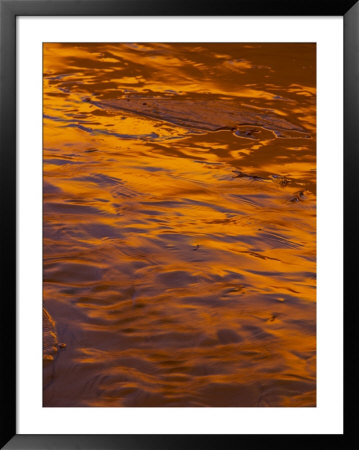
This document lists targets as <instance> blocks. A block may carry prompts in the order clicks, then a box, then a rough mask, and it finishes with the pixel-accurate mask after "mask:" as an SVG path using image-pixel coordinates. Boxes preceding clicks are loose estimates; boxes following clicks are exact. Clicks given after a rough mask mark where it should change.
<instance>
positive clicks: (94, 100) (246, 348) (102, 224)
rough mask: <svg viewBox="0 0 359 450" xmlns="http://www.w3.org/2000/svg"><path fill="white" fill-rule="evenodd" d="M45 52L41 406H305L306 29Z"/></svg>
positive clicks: (312, 175)
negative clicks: (236, 39) (235, 39)
mask: <svg viewBox="0 0 359 450" xmlns="http://www.w3.org/2000/svg"><path fill="white" fill-rule="evenodd" d="M43 52H44V55H43V56H44V58H43V61H44V73H43V87H44V89H43V105H44V109H43V113H44V120H43V143H44V147H43V162H44V165H43V171H44V172H43V173H44V180H43V181H44V240H43V244H44V307H45V308H46V310H48V311H49V313H50V314H51V317H52V318H53V320H54V322H55V324H56V332H57V335H58V336H57V337H58V342H60V343H65V344H66V348H59V351H57V352H56V356H55V357H54V361H47V362H46V364H44V397H43V403H44V406H156V407H157V406H184V407H189V406H234V407H241V406H266V407H270V406H315V404H316V390H315V386H316V306H315V301H316V69H315V68H316V60H315V54H316V50H315V45H314V44H206V43H200V44H198V43H197V44H189V43H183V44H164V43H154V44H152V43H138V44H130V43H128V44H116V43H106V44H104V43H101V44H81V43H79V44H50V43H49V44H44V47H43Z"/></svg>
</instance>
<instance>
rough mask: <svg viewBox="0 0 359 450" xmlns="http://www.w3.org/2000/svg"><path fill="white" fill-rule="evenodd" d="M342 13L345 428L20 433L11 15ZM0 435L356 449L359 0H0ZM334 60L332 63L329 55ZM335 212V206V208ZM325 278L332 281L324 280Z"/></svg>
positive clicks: (35, 442)
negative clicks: (285, 431) (329, 431)
mask: <svg viewBox="0 0 359 450" xmlns="http://www.w3.org/2000/svg"><path fill="white" fill-rule="evenodd" d="M17 16H342V17H343V18H344V236H345V237H346V239H345V240H344V269H345V270H344V269H343V270H344V286H345V288H344V293H345V294H346V295H345V297H344V330H345V331H344V342H345V346H344V361H345V363H344V386H345V389H344V434H342V435H331V434H328V435H287V434H282V435H244V434H241V435H165V434H163V435H18V434H16V250H17V249H16V223H17V222H16V17H17ZM0 30H1V32H0V50H1V60H0V61H1V62H0V76H1V78H0V95H1V97H0V155H1V159H0V170H1V172H0V183H1V185H0V186H1V191H0V192H1V201H2V207H1V212H2V221H1V230H2V233H1V241H2V242H1V245H2V251H1V254H2V257H3V263H4V264H3V268H2V272H1V278H2V288H3V289H2V298H1V306H2V311H1V318H2V324H1V333H2V340H1V343H2V344H1V346H0V347H1V367H2V369H1V372H2V375H3V383H2V385H1V409H2V411H3V414H2V417H3V419H2V423H1V441H0V444H1V445H2V448H6V449H20V448H21V449H50V448H51V449H72V448H77V449H79V448H80V449H146V450H147V449H156V450H160V449H185V448H194V449H197V448H201V447H206V448H215V449H227V448H228V449H229V448H243V449H251V448H257V447H258V448H266V449H272V448H273V449H274V448H275V449H279V448H288V445H290V446H291V447H292V448H300V449H303V448H314V447H317V446H319V445H324V448H326V449H331V448H333V449H342V448H353V447H351V444H349V443H350V442H351V441H352V439H353V438H355V432H356V422H357V420H358V418H357V415H356V414H355V410H356V408H355V407H356V403H355V400H356V396H355V395H354V394H355V393H356V390H357V388H356V385H357V383H356V382H357V376H358V372H357V365H358V364H357V361H358V349H357V341H358V336H357V327H356V319H357V300H356V296H355V294H354V293H355V292H356V290H355V288H354V282H355V281H356V272H357V265H356V263H355V261H356V256H357V247H358V246H357V243H358V238H357V235H358V220H357V217H356V216H357V214H356V208H357V202H358V201H357V196H356V192H357V187H356V186H357V181H356V180H357V178H358V169H359V149H358V145H359V2H357V0H337V1H326V0H300V1H297V2H288V1H282V0H237V2H236V3H233V4H232V2H230V1H227V0H221V1H220V2H212V1H210V0H207V1H204V0H197V1H195V0H172V1H169V0H86V1H83V0H82V1H81V0H0ZM334 63H335V62H334ZM333 214H335V212H333ZM328 282H330V280H328Z"/></svg>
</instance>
